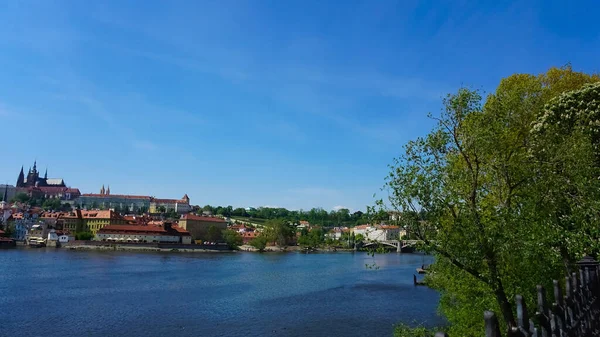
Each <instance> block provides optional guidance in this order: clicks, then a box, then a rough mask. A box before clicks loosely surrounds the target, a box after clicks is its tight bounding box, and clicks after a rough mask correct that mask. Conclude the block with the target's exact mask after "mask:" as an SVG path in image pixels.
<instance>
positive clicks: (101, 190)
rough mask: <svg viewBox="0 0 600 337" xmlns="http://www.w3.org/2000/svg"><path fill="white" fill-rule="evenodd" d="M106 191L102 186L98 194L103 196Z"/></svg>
mask: <svg viewBox="0 0 600 337" xmlns="http://www.w3.org/2000/svg"><path fill="white" fill-rule="evenodd" d="M105 193H106V190H105V189H104V185H102V188H101V189H100V194H105Z"/></svg>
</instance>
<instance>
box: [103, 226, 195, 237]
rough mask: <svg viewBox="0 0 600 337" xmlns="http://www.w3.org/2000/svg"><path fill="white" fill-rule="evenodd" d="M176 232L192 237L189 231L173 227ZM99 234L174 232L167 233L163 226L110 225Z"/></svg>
mask: <svg viewBox="0 0 600 337" xmlns="http://www.w3.org/2000/svg"><path fill="white" fill-rule="evenodd" d="M171 228H172V229H173V230H174V231H175V232H177V233H179V234H181V235H190V233H189V232H188V231H186V230H185V229H183V228H180V227H179V226H173V227H171ZM98 233H99V234H134V233H140V234H156V235H166V234H169V233H172V231H167V230H165V229H164V227H162V226H134V225H108V226H104V227H102V228H100V229H99V230H98Z"/></svg>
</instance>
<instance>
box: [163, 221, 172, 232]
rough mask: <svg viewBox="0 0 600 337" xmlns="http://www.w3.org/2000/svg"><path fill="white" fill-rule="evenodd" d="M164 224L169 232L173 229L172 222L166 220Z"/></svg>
mask: <svg viewBox="0 0 600 337" xmlns="http://www.w3.org/2000/svg"><path fill="white" fill-rule="evenodd" d="M164 225H165V230H166V231H167V232H168V231H170V230H171V229H172V227H171V226H172V223H170V222H166V221H165V222H164Z"/></svg>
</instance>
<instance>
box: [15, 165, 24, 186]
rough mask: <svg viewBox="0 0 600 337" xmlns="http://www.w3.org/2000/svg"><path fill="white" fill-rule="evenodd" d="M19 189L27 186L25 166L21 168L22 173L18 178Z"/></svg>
mask: <svg viewBox="0 0 600 337" xmlns="http://www.w3.org/2000/svg"><path fill="white" fill-rule="evenodd" d="M16 186H17V187H24V186H25V174H24V173H23V166H21V173H19V177H18V178H17V185H16Z"/></svg>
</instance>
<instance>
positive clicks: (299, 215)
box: [211, 206, 387, 227]
mask: <svg viewBox="0 0 600 337" xmlns="http://www.w3.org/2000/svg"><path fill="white" fill-rule="evenodd" d="M228 207H230V206H228ZM219 208H223V207H221V206H218V207H216V208H213V207H211V209H216V210H218V209H219ZM223 209H224V208H223ZM381 215H382V218H386V219H387V213H382V214H381ZM231 216H232V217H234V218H235V219H240V220H245V221H249V222H254V223H262V222H264V221H265V220H273V219H283V220H286V221H288V222H292V223H298V222H299V221H301V220H306V221H308V222H309V223H311V224H312V225H321V226H324V227H334V226H349V227H352V226H355V225H362V224H365V223H368V222H369V220H368V219H367V217H366V216H365V214H364V213H363V212H361V211H357V212H354V213H352V214H350V211H349V210H348V209H345V208H342V209H339V210H333V211H331V212H327V211H326V210H324V209H322V208H313V209H311V210H309V211H303V210H299V211H290V210H287V209H285V208H281V207H279V208H271V207H259V208H251V209H249V210H245V209H243V208H236V209H233V210H231Z"/></svg>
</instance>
